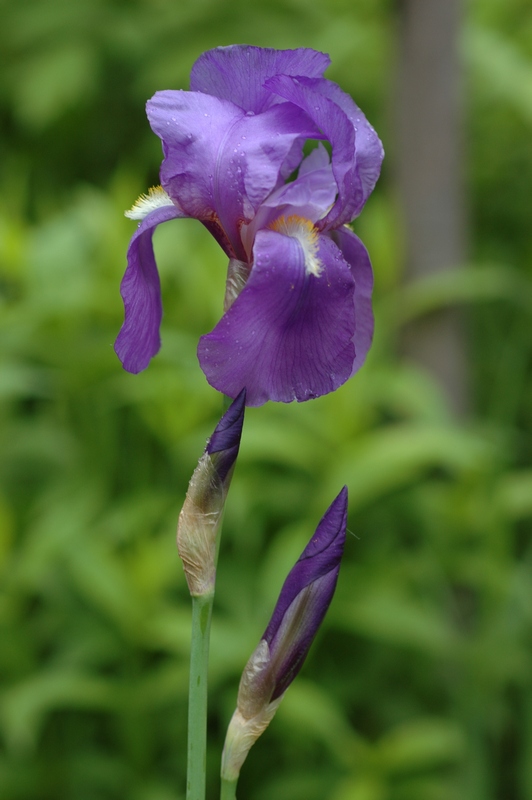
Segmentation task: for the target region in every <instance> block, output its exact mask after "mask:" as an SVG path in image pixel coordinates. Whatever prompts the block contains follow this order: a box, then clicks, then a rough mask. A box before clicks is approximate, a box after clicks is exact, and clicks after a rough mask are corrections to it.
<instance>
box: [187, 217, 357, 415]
mask: <svg viewBox="0 0 532 800" xmlns="http://www.w3.org/2000/svg"><path fill="white" fill-rule="evenodd" d="M318 257H319V260H320V261H321V263H322V265H323V271H322V273H321V275H320V276H319V277H317V276H316V275H313V274H307V272H306V268H305V255H304V252H303V248H302V246H301V245H300V243H299V242H298V240H297V239H295V238H292V237H290V236H285V235H283V234H281V233H277V232H276V231H273V230H262V231H259V232H258V234H257V236H256V239H255V248H254V264H253V268H252V270H251V274H250V277H249V279H248V281H247V283H246V285H245V287H244V289H243V290H242V292H241V293H240V295H239V296H238V297H237V299H236V300H235V302H234V303H233V305H232V306H231V308H229V310H228V311H227V312H226V313H225V314H224V316H223V317H222V319H221V320H220V322H219V323H218V324H217V325H216V327H215V328H214V330H213V331H211V333H209V334H207V335H206V336H202V337H201V339H200V342H199V346H198V357H199V361H200V364H201V368H202V369H203V371H204V373H205V375H206V377H207V380H208V381H209V383H210V384H211V385H212V386H214V387H215V388H216V389H218V390H219V391H221V392H223V393H224V394H226V395H228V396H229V397H236V395H237V394H238V393H239V392H240V390H241V389H242V388H243V387H244V386H245V387H246V390H247V401H246V402H247V405H248V406H258V405H262V404H263V403H265V402H266V401H267V400H277V401H281V402H285V403H289V402H291V401H292V400H298V401H303V400H309V399H311V398H314V397H319V396H321V395H323V394H327V393H328V392H332V391H334V390H335V389H337V388H338V387H339V386H341V385H342V383H344V382H345V381H346V380H347V379H348V377H349V376H350V374H351V368H352V363H353V359H354V356H355V352H354V346H353V342H352V339H353V336H354V332H355V313H354V312H355V308H354V300H353V294H354V280H353V277H352V275H351V271H350V269H349V266H348V265H347V263H346V262H345V260H344V259H343V257H342V255H341V253H340V251H339V249H338V248H337V247H336V245H335V244H334V243H333V242H332V241H331V239H329V238H328V237H327V236H319V250H318Z"/></svg>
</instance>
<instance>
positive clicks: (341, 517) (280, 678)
mask: <svg viewBox="0 0 532 800" xmlns="http://www.w3.org/2000/svg"><path fill="white" fill-rule="evenodd" d="M346 527H347V487H345V486H344V488H343V489H342V490H341V492H340V494H339V495H338V497H336V499H335V500H333V502H332V503H331V505H330V506H329V508H328V509H327V511H326V512H325V514H324V515H323V517H322V519H321V521H320V523H319V525H318V527H317V529H316V533H315V534H314V536H313V537H312V539H311V540H310V542H309V543H308V545H307V546H306V547H305V549H304V551H303V553H302V554H301V556H300V558H299V559H298V561H297V562H296V564H295V566H294V567H293V568H292V570H291V571H290V573H289V575H288V577H287V579H286V581H285V582H284V585H283V588H282V589H281V594H280V595H279V600H278V601H277V605H276V606H275V610H274V612H273V615H272V618H271V620H270V622H269V624H268V627H267V628H266V630H265V632H264V635H263V637H262V638H263V640H264V641H266V642H267V644H268V646H269V648H270V653H271V658H272V662H275V663H276V675H275V689H274V692H273V694H272V696H271V700H275V699H276V698H277V697H279V696H280V695H282V694H283V692H284V691H286V689H287V687H288V686H289V685H290V683H291V682H292V681H293V680H294V678H295V676H296V675H297V673H298V672H299V670H300V669H301V667H302V665H303V662H304V660H305V658H306V657H307V654H308V651H309V649H310V646H311V644H312V642H313V640H314V637H315V636H316V633H317V631H318V628H319V626H320V625H321V623H322V621H323V618H324V616H325V614H326V612H327V609H328V608H329V605H330V603H331V600H332V598H333V595H334V590H335V589H336V582H337V580H338V573H339V571H340V561H341V558H342V554H343V551H344V544H345V533H346Z"/></svg>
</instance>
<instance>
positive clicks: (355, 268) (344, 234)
mask: <svg viewBox="0 0 532 800" xmlns="http://www.w3.org/2000/svg"><path fill="white" fill-rule="evenodd" d="M330 236H331V238H332V239H333V241H334V242H336V244H337V245H338V247H339V248H340V250H341V251H342V255H343V257H344V258H345V260H346V261H347V263H348V264H349V266H350V267H351V273H352V275H353V278H354V279H355V336H354V339H353V341H354V344H355V360H354V362H353V368H352V371H351V375H354V374H355V372H357V371H358V370H359V369H360V367H361V366H362V364H363V363H364V361H365V360H366V356H367V354H368V350H369V348H370V347H371V342H372V341H373V310H372V307H371V294H372V291H373V270H372V268H371V261H370V260H369V255H368V251H367V250H366V248H365V247H364V245H363V244H362V242H361V241H360V239H359V238H358V236H356V235H355V234H354V233H353V231H351V230H349V228H347V227H345V226H342V227H341V228H339V229H338V230H336V231H331V234H330Z"/></svg>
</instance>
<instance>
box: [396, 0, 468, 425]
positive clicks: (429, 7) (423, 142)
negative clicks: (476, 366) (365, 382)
mask: <svg viewBox="0 0 532 800" xmlns="http://www.w3.org/2000/svg"><path fill="white" fill-rule="evenodd" d="M399 7H400V29H399V69H398V86H397V92H396V103H397V113H396V123H397V151H396V156H397V158H396V168H397V180H398V189H399V199H400V203H401V210H402V214H403V220H404V224H405V231H406V259H407V261H406V265H405V279H406V280H407V281H408V280H412V279H416V278H419V277H422V276H424V275H429V274H430V273H434V272H437V271H439V270H445V269H447V268H449V267H455V266H459V265H461V264H462V263H463V261H464V246H465V245H464V228H465V225H464V202H463V190H462V174H461V172H462V170H461V161H462V133H461V102H460V90H461V86H460V83H461V81H460V62H459V54H458V37H459V27H460V18H461V0H400V3H399ZM403 353H404V354H405V355H406V356H407V357H408V358H411V359H412V360H414V361H415V362H417V363H418V364H419V365H421V366H422V367H423V368H424V369H426V370H428V371H429V372H430V373H431V374H432V375H433V377H434V378H435V379H436V380H437V381H438V383H439V384H440V386H441V387H442V388H443V390H444V392H445V394H446V396H447V399H448V401H449V404H450V407H451V408H452V409H453V410H454V411H455V413H456V414H458V415H463V414H465V413H466V411H467V409H468V405H469V403H468V394H469V393H468V381H467V364H466V353H465V347H464V336H463V331H462V324H461V318H460V316H459V314H458V313H457V312H456V311H454V310H449V309H447V310H445V311H441V312H438V313H436V314H433V315H431V316H430V317H427V318H424V319H422V320H419V321H416V322H415V323H412V324H411V325H410V326H409V327H408V329H407V330H406V332H405V337H404V340H403Z"/></svg>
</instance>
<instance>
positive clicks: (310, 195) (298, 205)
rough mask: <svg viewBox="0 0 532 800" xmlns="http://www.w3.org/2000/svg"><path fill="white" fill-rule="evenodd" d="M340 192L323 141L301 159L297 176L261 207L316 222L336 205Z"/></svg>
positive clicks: (277, 190)
mask: <svg viewBox="0 0 532 800" xmlns="http://www.w3.org/2000/svg"><path fill="white" fill-rule="evenodd" d="M337 192H338V187H337V185H336V181H335V180H334V175H333V171H332V167H331V163H330V161H329V154H328V153H327V151H326V150H325V148H324V147H323V145H322V144H320V145H319V147H317V148H316V149H315V150H313V151H312V153H311V154H310V155H309V156H307V158H305V159H304V160H303V161H302V162H301V166H300V168H299V174H298V176H297V178H296V179H295V180H294V181H291V182H290V183H286V184H284V185H283V186H281V187H279V189H276V190H275V191H274V192H272V193H271V195H270V196H269V197H268V198H266V200H265V201H264V203H263V206H262V208H267V209H268V211H269V213H270V214H271V211H272V209H276V210H277V213H276V215H275V216H279V213H282V214H284V215H288V214H297V215H298V216H301V217H305V219H309V220H311V222H317V221H318V220H319V219H321V218H322V217H324V216H325V214H326V213H327V211H328V209H329V208H330V207H331V206H332V205H333V203H334V201H335V198H336V194H337ZM262 208H261V210H260V211H259V214H260V213H261V211H262ZM260 227H264V226H263V225H261V226H260Z"/></svg>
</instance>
